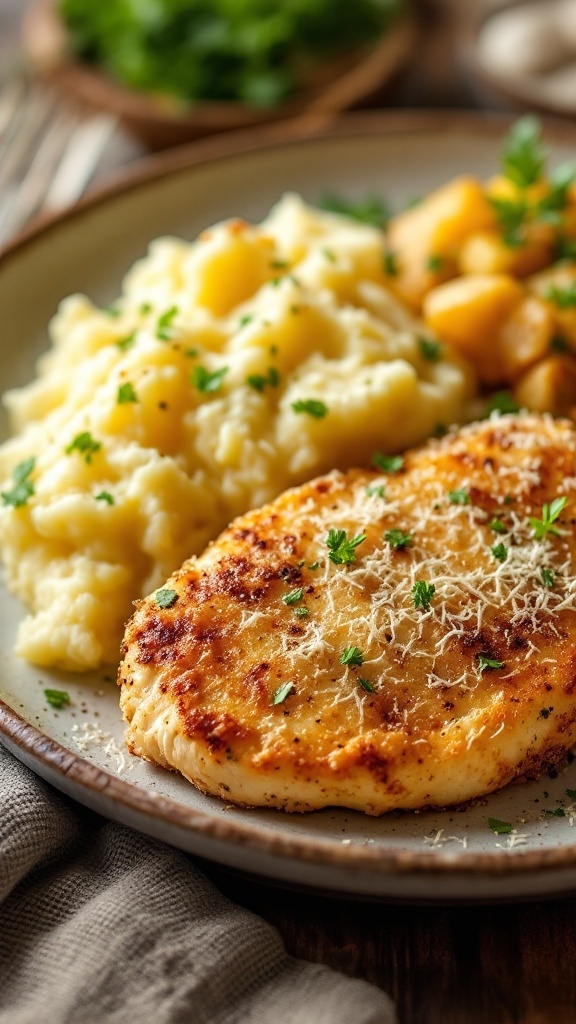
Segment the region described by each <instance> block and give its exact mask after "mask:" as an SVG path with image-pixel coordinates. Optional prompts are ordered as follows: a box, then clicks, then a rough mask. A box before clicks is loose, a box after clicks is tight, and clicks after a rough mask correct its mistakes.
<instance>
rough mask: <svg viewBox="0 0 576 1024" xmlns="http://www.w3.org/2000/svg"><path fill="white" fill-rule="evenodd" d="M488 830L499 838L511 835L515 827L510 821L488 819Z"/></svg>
mask: <svg viewBox="0 0 576 1024" xmlns="http://www.w3.org/2000/svg"><path fill="white" fill-rule="evenodd" d="M488 828H489V829H490V831H491V832H495V833H496V835H497V836H507V835H510V833H511V832H512V829H513V825H512V823H511V822H510V821H498V818H488Z"/></svg>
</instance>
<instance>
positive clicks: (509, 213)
mask: <svg viewBox="0 0 576 1024" xmlns="http://www.w3.org/2000/svg"><path fill="white" fill-rule="evenodd" d="M488 200H489V202H490V206H491V207H492V209H493V210H494V213H495V214H496V220H497V221H498V227H499V228H500V232H501V234H502V241H503V242H504V245H506V246H508V248H509V249H519V248H520V247H521V246H522V245H523V244H524V230H523V229H524V225H525V222H526V219H527V216H528V212H529V209H530V206H529V204H528V203H527V202H526V200H525V199H515V200H514V199H498V198H496V197H494V196H489V197H488Z"/></svg>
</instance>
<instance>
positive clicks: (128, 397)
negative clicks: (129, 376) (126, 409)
mask: <svg viewBox="0 0 576 1024" xmlns="http://www.w3.org/2000/svg"><path fill="white" fill-rule="evenodd" d="M116 401H117V402H118V405H127V404H128V403H130V402H137V401H138V396H137V395H136V392H135V391H134V387H133V385H132V384H130V382H129V381H127V382H126V383H125V384H121V385H120V387H119V388H118V395H117V398H116Z"/></svg>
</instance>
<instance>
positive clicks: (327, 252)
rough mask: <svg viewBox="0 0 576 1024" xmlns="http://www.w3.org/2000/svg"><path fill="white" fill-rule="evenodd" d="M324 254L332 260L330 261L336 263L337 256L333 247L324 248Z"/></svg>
mask: <svg viewBox="0 0 576 1024" xmlns="http://www.w3.org/2000/svg"><path fill="white" fill-rule="evenodd" d="M322 254H323V255H324V256H325V257H326V259H327V260H329V261H330V263H336V257H335V255H334V253H333V252H332V249H322Z"/></svg>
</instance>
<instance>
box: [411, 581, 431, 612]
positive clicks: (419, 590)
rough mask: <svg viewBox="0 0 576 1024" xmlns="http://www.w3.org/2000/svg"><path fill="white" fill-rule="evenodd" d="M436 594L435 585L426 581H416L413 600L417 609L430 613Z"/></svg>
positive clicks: (413, 588)
mask: <svg viewBox="0 0 576 1024" xmlns="http://www.w3.org/2000/svg"><path fill="white" fill-rule="evenodd" d="M435 593H436V587H435V586H434V584H433V583H428V582H427V581H426V580H416V582H415V584H414V586H413V587H412V600H413V601H414V607H415V608H422V609H423V610H424V611H425V612H427V611H430V602H431V601H432V598H433V597H434V594H435Z"/></svg>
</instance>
